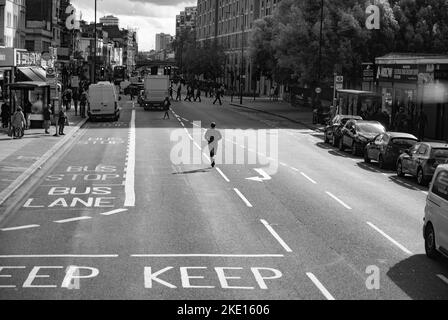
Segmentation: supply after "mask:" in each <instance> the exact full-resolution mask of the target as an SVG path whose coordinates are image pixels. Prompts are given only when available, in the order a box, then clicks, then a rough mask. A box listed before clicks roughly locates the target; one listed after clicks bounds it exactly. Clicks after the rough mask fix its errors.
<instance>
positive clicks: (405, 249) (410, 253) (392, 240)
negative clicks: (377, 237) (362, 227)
mask: <svg viewBox="0 0 448 320" xmlns="http://www.w3.org/2000/svg"><path fill="white" fill-rule="evenodd" d="M367 224H368V225H369V226H370V227H372V228H373V229H374V230H375V231H377V232H378V233H379V234H381V235H382V236H383V237H385V238H386V239H387V240H389V241H390V242H392V243H393V244H394V245H396V246H397V247H398V248H400V250H401V251H403V252H404V253H406V254H408V255H412V252H411V251H410V250H408V249H407V248H406V247H405V246H403V245H401V244H400V243H398V241H395V240H394V239H393V238H392V237H390V236H389V235H387V234H386V233H385V232H384V231H383V230H381V229H380V228H378V227H377V226H375V225H374V224H373V223H371V222H367Z"/></svg>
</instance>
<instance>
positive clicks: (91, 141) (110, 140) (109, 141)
mask: <svg viewBox="0 0 448 320" xmlns="http://www.w3.org/2000/svg"><path fill="white" fill-rule="evenodd" d="M125 143H126V140H125V139H123V138H117V137H105V138H101V137H97V138H88V139H87V140H84V141H79V142H78V144H87V145H102V144H103V145H122V144H125Z"/></svg>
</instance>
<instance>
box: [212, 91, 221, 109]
mask: <svg viewBox="0 0 448 320" xmlns="http://www.w3.org/2000/svg"><path fill="white" fill-rule="evenodd" d="M216 101H219V105H220V106H221V105H222V102H221V88H216V93H215V101H213V104H215V103H216Z"/></svg>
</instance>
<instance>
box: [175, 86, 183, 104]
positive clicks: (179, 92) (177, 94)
mask: <svg viewBox="0 0 448 320" xmlns="http://www.w3.org/2000/svg"><path fill="white" fill-rule="evenodd" d="M181 91H182V84H181V83H180V81H179V83H178V84H177V90H176V101H182V94H181Z"/></svg>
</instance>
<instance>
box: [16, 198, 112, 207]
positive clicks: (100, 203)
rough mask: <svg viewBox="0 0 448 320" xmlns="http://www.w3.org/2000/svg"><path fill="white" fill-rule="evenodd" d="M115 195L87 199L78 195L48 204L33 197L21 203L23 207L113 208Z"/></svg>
mask: <svg viewBox="0 0 448 320" xmlns="http://www.w3.org/2000/svg"><path fill="white" fill-rule="evenodd" d="M115 199H116V198H115V197H95V198H94V197H88V198H87V199H82V198H79V197H74V198H69V199H65V198H57V199H56V200H54V201H52V202H51V203H50V204H48V205H46V204H42V203H39V202H38V201H36V199H34V198H30V199H28V200H27V201H26V202H25V204H24V205H23V207H24V208H77V207H85V208H113V207H115V206H114V202H115Z"/></svg>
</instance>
